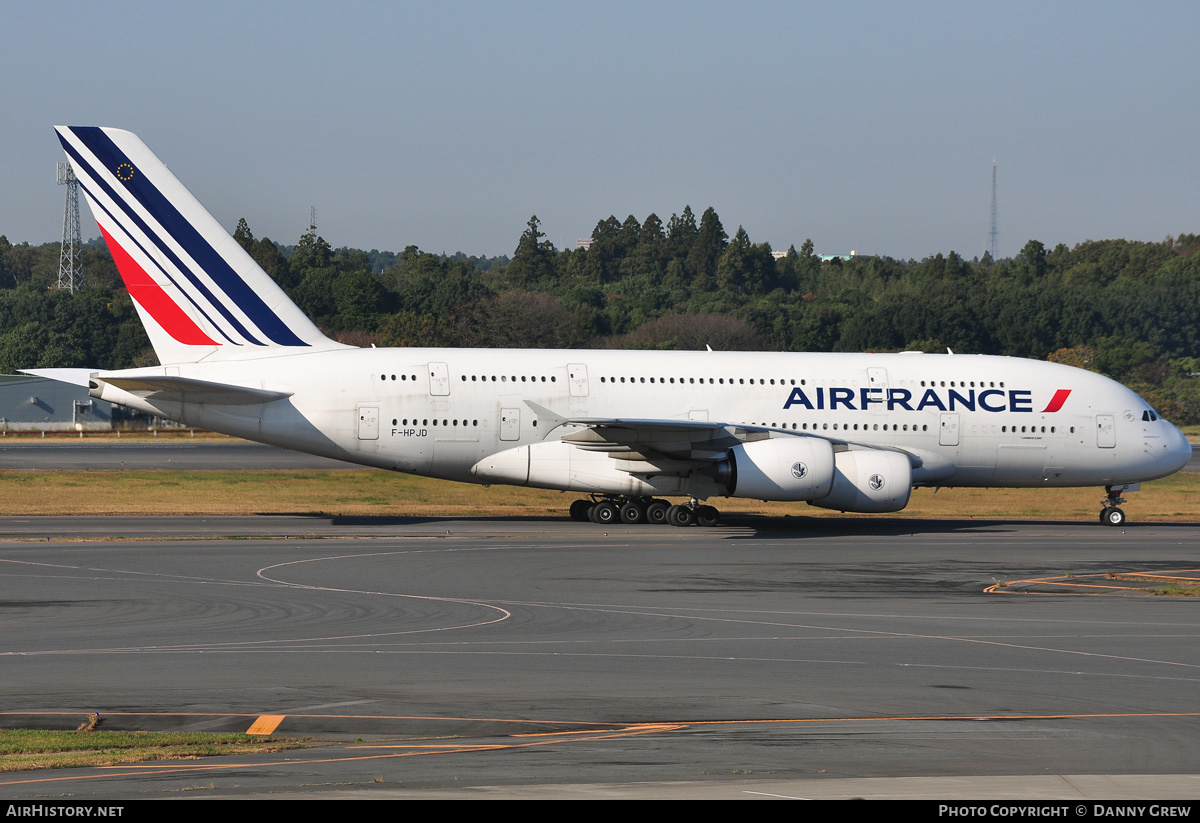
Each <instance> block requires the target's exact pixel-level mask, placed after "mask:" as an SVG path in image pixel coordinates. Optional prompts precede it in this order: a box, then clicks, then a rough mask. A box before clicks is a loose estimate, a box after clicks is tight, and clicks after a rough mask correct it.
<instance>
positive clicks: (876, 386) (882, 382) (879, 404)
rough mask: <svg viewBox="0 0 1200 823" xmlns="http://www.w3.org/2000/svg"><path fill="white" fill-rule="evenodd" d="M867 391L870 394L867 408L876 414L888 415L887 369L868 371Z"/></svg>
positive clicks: (874, 368)
mask: <svg viewBox="0 0 1200 823" xmlns="http://www.w3.org/2000/svg"><path fill="white" fill-rule="evenodd" d="M867 390H868V391H869V392H870V394H869V395H868V397H869V398H870V402H869V403H867V405H866V408H868V409H870V410H871V411H873V412H875V413H876V414H881V413H882V414H887V413H888V407H887V392H888V376H887V369H881V368H879V367H877V366H876V367H872V368H869V369H867ZM864 411H865V409H864Z"/></svg>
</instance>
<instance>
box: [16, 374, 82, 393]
mask: <svg viewBox="0 0 1200 823" xmlns="http://www.w3.org/2000/svg"><path fill="white" fill-rule="evenodd" d="M18 371H19V372H21V374H30V375H33V376H34V377H44V378H46V379H47V380H57V381H58V382H59V383H70V384H71V385H72V386H83V387H84V388H85V389H86V388H87V387H88V378H90V377H91V376H92V375H93V374H95V373H96V370H95V369H18Z"/></svg>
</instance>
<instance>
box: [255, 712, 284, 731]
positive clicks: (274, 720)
mask: <svg viewBox="0 0 1200 823" xmlns="http://www.w3.org/2000/svg"><path fill="white" fill-rule="evenodd" d="M285 717H287V715H286V714H260V715H259V716H258V719H257V720H255V721H254V722H253V723H251V724H250V728H248V729H246V734H274V733H275V730H276V729H278V728H279V724H280V723H282V722H283V718H285Z"/></svg>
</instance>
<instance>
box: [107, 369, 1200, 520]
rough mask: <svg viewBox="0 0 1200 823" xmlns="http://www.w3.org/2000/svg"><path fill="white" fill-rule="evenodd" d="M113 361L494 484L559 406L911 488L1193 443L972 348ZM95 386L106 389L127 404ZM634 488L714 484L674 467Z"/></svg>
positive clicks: (341, 455)
mask: <svg viewBox="0 0 1200 823" xmlns="http://www.w3.org/2000/svg"><path fill="white" fill-rule="evenodd" d="M121 374H123V375H163V374H176V375H179V376H181V377H190V378H195V379H199V380H207V381H212V382H216V383H222V384H236V385H241V386H248V387H252V388H256V389H257V388H262V389H269V390H276V391H286V392H291V393H292V394H291V397H289V398H287V399H286V400H278V401H275V402H271V403H265V404H259V405H238V406H211V405H206V404H203V403H200V404H191V403H187V402H186V401H185V402H183V403H176V404H163V403H161V402H156V403H154V404H153V406H152V408H154V409H155V410H158V411H160V412H161V413H165V414H166V415H167V416H170V417H173V418H176V419H178V420H180V421H181V422H184V423H186V424H189V425H194V426H199V427H204V428H209V429H213V430H216V431H222V432H227V433H229V434H233V435H238V436H241V437H246V438H249V439H253V440H258V441H261V442H265V443H271V444H273V445H277V446H282V447H285V448H289V449H296V450H300V451H306V452H311V453H315V454H321V455H325V456H328V457H334V458H338V459H341V460H347V461H351V462H355V463H360V464H363V465H368V466H376V467H379V468H384V469H391V470H396V471H403V472H410V473H414V474H421V475H429V476H433V477H441V478H446V479H450V480H459V481H466V482H506V481H505V480H504V479H503V478H497V477H495V476H481V475H480V473H479V472H478V471H477V470H476V466H477V464H479V463H480V461H482V460H484V459H485V458H489V457H491V456H494V455H497V454H500V453H504V452H506V451H508V450H512V449H516V448H518V447H521V446H528V445H532V444H538V443H544V442H546V441H557V440H559V439H560V438H561V437H563V436H564V435H566V434H569V433H571V432H573V431H578V430H579V427H578V425H572V424H565V425H563V420H612V419H620V420H629V419H645V420H653V421H671V420H678V421H705V420H707V421H711V422H714V423H721V424H729V425H747V426H754V427H764V428H767V429H770V430H771V436H772V437H788V436H792V435H795V436H808V437H816V438H820V439H823V440H830V441H834V442H835V443H845V444H851V445H852V446H866V447H875V448H884V449H890V450H895V451H899V452H902V453H904V454H907V455H908V456H909V457H910V458H911V459H912V463H913V466H914V468H913V471H912V484H913V485H914V486H921V485H925V486H1014V487H1033V486H1085V485H1120V484H1131V483H1136V482H1138V481H1142V480H1149V479H1152V478H1156V477H1161V476H1165V475H1167V474H1170V473H1172V472H1174V471H1177V470H1178V469H1179V468H1181V467H1182V465H1184V464H1185V463H1186V462H1187V459H1188V457H1189V456H1190V447H1189V445H1188V443H1187V441H1186V439H1185V438H1184V437H1183V435H1182V433H1180V432H1179V430H1178V429H1177V428H1175V427H1174V426H1173V425H1171V424H1170V423H1168V422H1167V421H1165V420H1162V419H1161V418H1158V417H1157V415H1156V414H1154V412H1153V411H1152V410H1151V409H1150V407H1149V406H1148V405H1147V404H1146V403H1145V401H1143V400H1142V399H1141V398H1140V397H1138V396H1137V395H1136V394H1135V393H1134V392H1132V391H1130V390H1129V389H1127V388H1125V387H1124V386H1121V385H1120V384H1118V383H1116V382H1114V381H1112V380H1110V379H1108V378H1106V377H1103V376H1101V375H1098V374H1094V373H1092V372H1087V371H1083V370H1080V369H1075V368H1071V367H1068V366H1062V365H1059V364H1054V363H1048V362H1041V361H1031V360H1021V359H1015V358H1007V357H992V356H982V355H929V354H874V355H872V354H789V353H760V352H661V351H562V350H501V349H353V350H340V351H330V352H314V353H310V354H299V355H295V354H291V355H279V356H275V357H266V358H259V359H252V360H232V361H230V360H225V361H221V362H219V363H214V364H211V365H206V364H205V363H203V362H201V363H196V364H190V365H181V366H179V367H174V368H172V367H165V368H164V367H156V368H152V369H139V370H133V371H127V372H121ZM101 377H103V375H101ZM107 389H108V392H107V393H106V394H102V396H104V397H105V399H111V400H115V401H117V402H125V403H126V404H127V405H133V406H135V407H139V403H138V402H137V399H136V398H133V399H132V400H131V398H130V397H129V396H125V397H124V398H122V397H121V396H120V394H121V393H120V392H119V391H114V390H113V389H112V387H107ZM1056 406H1057V408H1056ZM539 409H540V410H541V412H542V413H541V414H539V411H538V410H539ZM546 412H552V413H553V415H548V414H546ZM509 482H525V483H527V484H528V485H547V486H551V487H559V486H560V484H559V483H557V482H538V481H536V480H530V481H520V480H517V481H509ZM561 485H562V486H563V487H569V488H574V489H577V490H581V491H587V490H589V489H588V488H586V483H584V484H583V485H579V484H578V483H565V484H561ZM651 486H653V481H651ZM592 490H595V491H613V489H606V488H596V489H592ZM647 490H651V491H657V492H658V493H661V494H693V495H695V496H698V497H705V496H709V495H720V494H721V493H722V491H721V488H720V486H718V485H713V484H712V482H711V481H709V480H704V481H703V482H700V481H699V480H697V481H696V482H694V483H691V484H690V485H689V484H688V483H686V482H684V483H682V485H680V481H679V480H678V478H675V479H673V480H671V482H670V483H668V484H667V485H665V486H658V487H654V488H653V489H650V488H649V487H647V489H642V491H643V492H644V491H647ZM629 491H631V492H637V491H638V490H637V489H634V488H631V489H629Z"/></svg>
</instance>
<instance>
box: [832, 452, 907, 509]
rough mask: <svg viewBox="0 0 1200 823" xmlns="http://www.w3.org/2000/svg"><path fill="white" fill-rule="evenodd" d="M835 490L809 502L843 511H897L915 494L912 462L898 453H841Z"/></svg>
mask: <svg viewBox="0 0 1200 823" xmlns="http://www.w3.org/2000/svg"><path fill="white" fill-rule="evenodd" d="M834 458H835V460H834V462H835V468H834V473H833V489H832V491H830V492H829V494H828V495H827V496H824V497H821V498H818V499H815V500H810V501H808V502H809V505H811V506H819V507H820V508H822V509H837V510H838V511H843V512H898V511H900V510H901V509H903V508H904V507H905V506H907V505H908V498H909V496H910V495H911V494H912V464H911V463H910V462H909V459H908V456H907V455H904V454H900V453H898V452H890V451H876V450H874V449H870V450H868V449H864V450H850V451H843V452H838V453H837V454H836V455H835V456H834Z"/></svg>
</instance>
